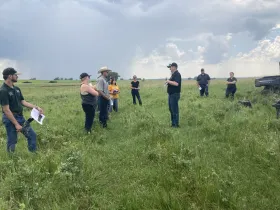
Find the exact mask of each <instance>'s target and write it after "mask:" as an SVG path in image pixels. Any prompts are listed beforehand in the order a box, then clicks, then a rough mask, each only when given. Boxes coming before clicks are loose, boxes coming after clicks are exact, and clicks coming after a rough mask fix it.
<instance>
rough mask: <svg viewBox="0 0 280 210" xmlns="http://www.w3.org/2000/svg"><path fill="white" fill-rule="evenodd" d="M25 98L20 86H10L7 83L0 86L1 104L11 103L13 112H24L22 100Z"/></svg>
mask: <svg viewBox="0 0 280 210" xmlns="http://www.w3.org/2000/svg"><path fill="white" fill-rule="evenodd" d="M22 100H24V98H23V95H22V93H21V90H20V88H19V87H15V86H14V87H13V88H11V87H9V86H8V85H6V84H5V83H4V84H3V85H2V86H1V88H0V104H1V106H6V105H9V107H10V110H11V112H13V113H22V111H23V107H22V104H21V101H22Z"/></svg>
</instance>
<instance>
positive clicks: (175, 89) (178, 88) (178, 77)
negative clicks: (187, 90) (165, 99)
mask: <svg viewBox="0 0 280 210" xmlns="http://www.w3.org/2000/svg"><path fill="white" fill-rule="evenodd" d="M169 80H170V81H175V82H177V83H178V84H179V85H178V86H174V85H170V84H168V85H167V93H168V94H173V93H180V92H181V74H180V73H179V71H175V72H174V73H173V74H172V76H171V78H170V79H169Z"/></svg>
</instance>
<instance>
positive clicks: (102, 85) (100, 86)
mask: <svg viewBox="0 0 280 210" xmlns="http://www.w3.org/2000/svg"><path fill="white" fill-rule="evenodd" d="M96 89H97V90H99V91H102V92H103V93H104V94H105V95H106V96H109V89H108V83H107V81H106V80H105V78H104V77H103V76H101V77H99V78H98V79H97V82H96Z"/></svg>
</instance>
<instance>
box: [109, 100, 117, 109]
mask: <svg viewBox="0 0 280 210" xmlns="http://www.w3.org/2000/svg"><path fill="white" fill-rule="evenodd" d="M112 100H113V106H111V105H110V109H109V112H112V110H114V111H115V112H118V109H119V105H118V98H114V99H112Z"/></svg>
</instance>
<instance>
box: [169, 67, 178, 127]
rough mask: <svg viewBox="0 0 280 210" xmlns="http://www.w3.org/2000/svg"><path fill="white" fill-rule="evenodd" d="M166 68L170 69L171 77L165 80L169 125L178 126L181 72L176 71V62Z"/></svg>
mask: <svg viewBox="0 0 280 210" xmlns="http://www.w3.org/2000/svg"><path fill="white" fill-rule="evenodd" d="M167 68H170V70H171V74H172V75H171V77H170V79H169V80H166V85H167V93H168V105H169V111H170V115H171V126H172V127H179V100H180V93H181V74H180V73H179V71H178V69H177V68H178V65H177V63H172V64H170V65H169V66H167Z"/></svg>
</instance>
